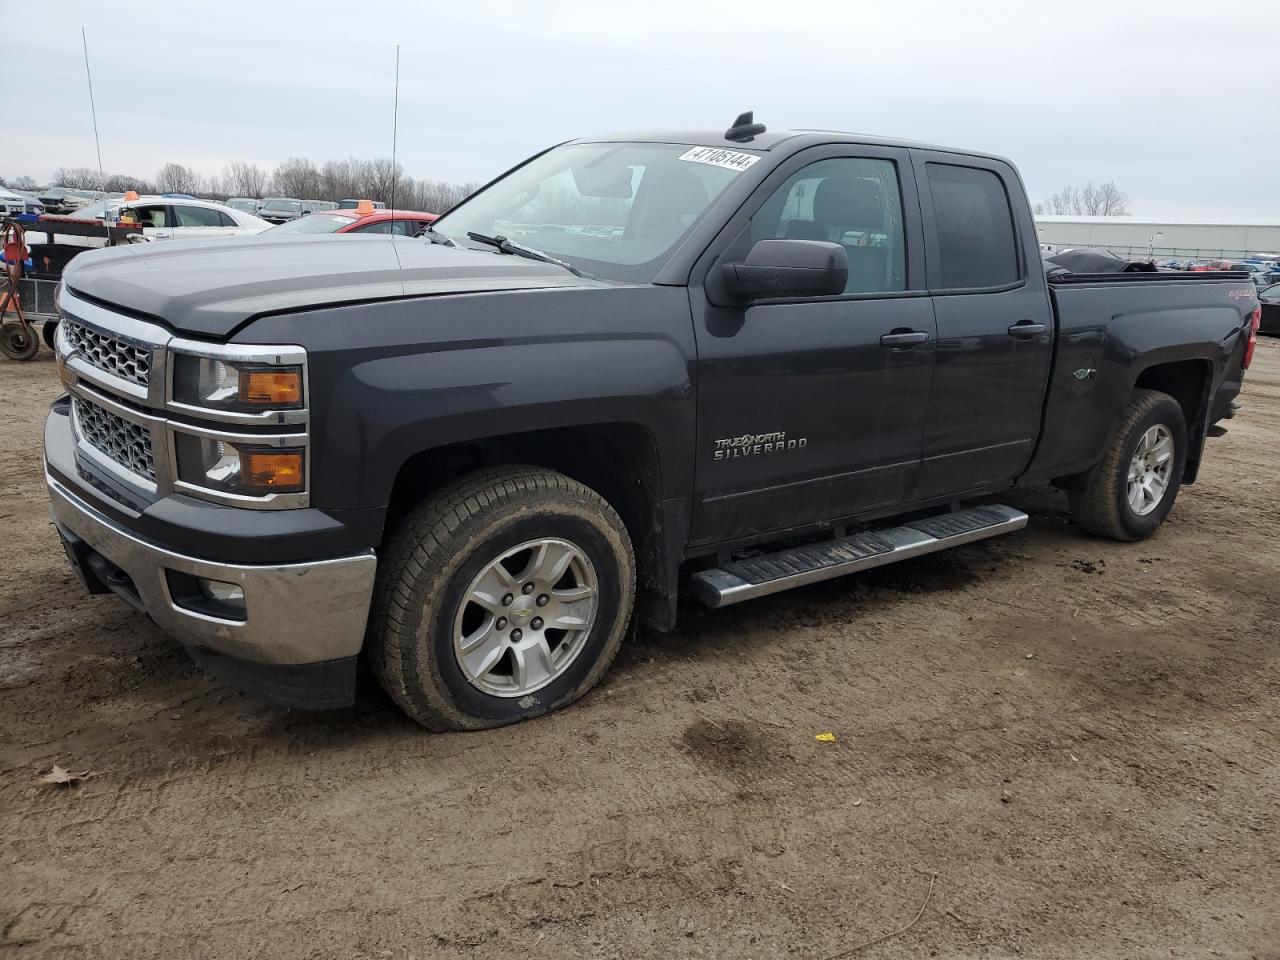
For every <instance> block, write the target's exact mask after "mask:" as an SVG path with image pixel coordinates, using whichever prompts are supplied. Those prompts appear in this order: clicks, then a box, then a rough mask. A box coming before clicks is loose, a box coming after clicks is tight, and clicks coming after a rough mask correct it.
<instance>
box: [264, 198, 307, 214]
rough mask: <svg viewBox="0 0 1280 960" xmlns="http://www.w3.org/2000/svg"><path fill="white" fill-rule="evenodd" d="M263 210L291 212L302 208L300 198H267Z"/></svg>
mask: <svg viewBox="0 0 1280 960" xmlns="http://www.w3.org/2000/svg"><path fill="white" fill-rule="evenodd" d="M262 209H263V210H287V211H288V212H289V213H297V212H298V211H299V210H301V209H302V202H301V201H300V200H267V201H265V202H264V203H263V205H262Z"/></svg>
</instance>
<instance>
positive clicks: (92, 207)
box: [76, 200, 121, 220]
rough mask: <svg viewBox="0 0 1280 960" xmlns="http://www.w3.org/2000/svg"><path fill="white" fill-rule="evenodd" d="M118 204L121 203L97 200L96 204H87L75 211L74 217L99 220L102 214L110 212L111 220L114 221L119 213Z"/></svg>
mask: <svg viewBox="0 0 1280 960" xmlns="http://www.w3.org/2000/svg"><path fill="white" fill-rule="evenodd" d="M120 204H121V201H119V200H99V201H97V202H96V203H87V204H85V205H84V206H83V207H81V208H80V209H79V210H77V211H76V216H77V217H83V218H84V219H86V220H101V219H102V217H103V214H105V213H106V212H107V211H108V210H110V211H111V218H112V219H115V217H116V216H117V215H118V214H119V212H120Z"/></svg>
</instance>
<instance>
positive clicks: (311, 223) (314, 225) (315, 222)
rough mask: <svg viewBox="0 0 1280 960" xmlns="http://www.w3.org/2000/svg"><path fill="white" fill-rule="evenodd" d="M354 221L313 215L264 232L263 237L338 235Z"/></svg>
mask: <svg viewBox="0 0 1280 960" xmlns="http://www.w3.org/2000/svg"><path fill="white" fill-rule="evenodd" d="M353 222H354V221H353V220H352V219H351V218H350V217H337V216H334V215H333V214H331V213H313V214H310V215H308V216H305V217H299V218H298V219H297V220H290V221H289V222H288V223H282V224H280V226H278V227H272V228H271V229H270V230H264V231H262V234H261V235H262V236H264V237H265V236H268V235H270V236H275V235H276V234H280V233H337V232H338V231H339V230H341V229H342V228H343V227H347V226H350V225H351V224H352V223H353Z"/></svg>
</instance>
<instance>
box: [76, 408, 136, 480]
mask: <svg viewBox="0 0 1280 960" xmlns="http://www.w3.org/2000/svg"><path fill="white" fill-rule="evenodd" d="M72 403H73V404H74V405H75V415H76V426H77V427H78V429H79V430H80V435H81V436H82V437H83V438H84V440H85V442H86V443H88V444H89V445H90V446H92V447H94V448H96V449H97V450H98V451H100V452H101V453H104V454H106V455H107V456H108V457H110V458H111V459H112V460H114V461H115V462H116V463H118V464H120V466H122V467H124V468H125V469H126V470H129V471H131V472H133V473H136V474H138V475H139V476H143V477H146V478H147V479H148V480H150V481H151V482H153V483H154V482H155V479H156V465H155V459H154V458H153V457H152V454H151V431H150V430H148V429H147V428H146V427H144V426H142V424H139V423H134V422H133V421H131V420H126V419H125V418H124V417H121V416H118V415H117V414H114V413H112V412H111V411H110V410H104V409H103V408H102V407H100V406H98V405H97V404H96V403H93V402H91V401H89V400H85V399H83V398H82V397H73V398H72Z"/></svg>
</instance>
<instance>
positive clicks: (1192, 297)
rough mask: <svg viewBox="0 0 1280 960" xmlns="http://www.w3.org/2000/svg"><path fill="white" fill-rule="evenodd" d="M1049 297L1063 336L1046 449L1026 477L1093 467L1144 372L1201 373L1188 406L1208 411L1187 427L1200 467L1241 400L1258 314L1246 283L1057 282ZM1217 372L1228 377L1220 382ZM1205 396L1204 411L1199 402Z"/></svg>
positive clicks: (1195, 276) (1147, 276)
mask: <svg viewBox="0 0 1280 960" xmlns="http://www.w3.org/2000/svg"><path fill="white" fill-rule="evenodd" d="M1049 296H1050V299H1051V301H1052V304H1053V313H1054V321H1055V324H1056V328H1057V331H1056V336H1057V342H1056V355H1055V360H1054V374H1053V377H1052V380H1051V382H1050V384H1049V391H1048V396H1047V398H1046V401H1045V416H1044V430H1043V434H1042V436H1043V437H1044V442H1043V443H1042V444H1041V447H1040V449H1038V450H1037V451H1036V455H1035V457H1034V459H1033V462H1032V465H1031V469H1030V471H1029V476H1032V477H1037V476H1063V475H1067V474H1071V473H1076V472H1079V471H1082V470H1085V469H1087V468H1088V467H1090V466H1092V464H1093V463H1094V462H1095V461H1096V459H1097V456H1098V455H1099V451H1101V450H1102V449H1104V447H1105V445H1106V442H1107V440H1108V438H1109V436H1110V433H1111V431H1112V430H1114V429H1115V426H1116V424H1117V423H1118V422H1119V418H1120V416H1121V414H1122V412H1123V410H1124V408H1125V405H1126V404H1127V403H1128V401H1129V397H1130V396H1131V394H1132V390H1133V388H1134V387H1135V386H1140V385H1143V381H1142V379H1141V377H1142V371H1143V370H1144V369H1147V368H1150V367H1154V366H1157V365H1164V364H1186V365H1187V367H1186V369H1188V370H1194V371H1198V372H1202V378H1201V380H1200V383H1201V384H1202V386H1201V391H1200V393H1199V395H1197V396H1195V397H1187V398H1185V400H1184V406H1185V407H1187V408H1188V409H1191V410H1196V409H1208V411H1209V412H1208V415H1207V416H1205V415H1201V416H1200V417H1199V422H1189V423H1188V426H1189V428H1190V429H1191V433H1192V446H1191V455H1190V457H1189V460H1191V461H1193V462H1194V461H1198V459H1199V450H1200V445H1201V442H1202V440H1203V437H1204V433H1205V431H1206V429H1207V428H1208V426H1210V425H1211V424H1212V423H1213V422H1215V421H1216V420H1217V419H1220V418H1221V417H1222V416H1224V415H1225V414H1226V412H1227V410H1228V409H1229V407H1230V403H1231V401H1232V400H1233V399H1234V398H1235V396H1236V395H1237V394H1238V393H1239V391H1240V383H1241V379H1242V375H1243V371H1242V368H1241V363H1242V360H1243V355H1244V341H1245V337H1246V335H1247V328H1248V315H1249V313H1250V312H1251V311H1252V310H1253V309H1254V307H1255V306H1256V291H1255V289H1254V286H1253V283H1252V281H1251V280H1250V278H1249V275H1248V274H1247V273H1243V272H1238V273H1237V272H1232V273H1107V274H1063V275H1059V276H1055V277H1052V278H1050V282H1049ZM1215 370H1222V371H1223V373H1222V375H1221V376H1220V377H1217V379H1216V381H1215V376H1216V375H1215ZM1151 386H1155V387H1157V388H1161V389H1164V387H1163V385H1161V384H1151ZM1206 391H1208V392H1209V398H1210V401H1211V402H1210V403H1209V404H1208V405H1207V407H1206V405H1205V404H1203V403H1202V402H1201V401H1202V400H1203V399H1204V393H1205V392H1206ZM1179 399H1180V400H1183V399H1184V398H1179ZM1191 419H1192V418H1191V417H1188V420H1189V421H1190V420H1191ZM1192 471H1193V473H1192V475H1194V466H1193V467H1192Z"/></svg>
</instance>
